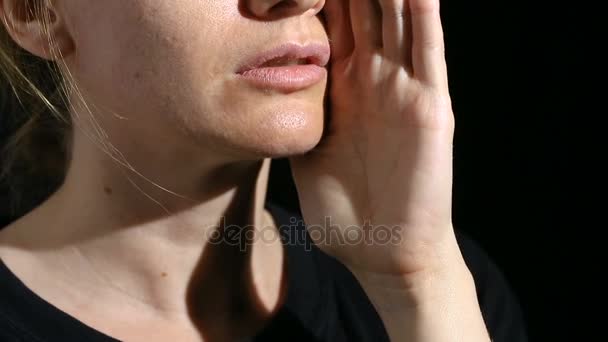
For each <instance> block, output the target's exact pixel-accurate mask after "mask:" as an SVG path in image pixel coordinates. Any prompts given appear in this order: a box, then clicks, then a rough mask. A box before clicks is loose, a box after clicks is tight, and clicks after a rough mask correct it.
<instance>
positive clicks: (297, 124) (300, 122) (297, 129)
mask: <svg viewBox="0 0 608 342" xmlns="http://www.w3.org/2000/svg"><path fill="white" fill-rule="evenodd" d="M260 114H261V115H259V116H258V118H259V119H258V120H248V124H247V127H242V130H241V131H240V132H238V133H237V130H235V131H233V133H236V134H237V135H236V136H235V135H232V136H231V137H230V138H229V141H225V142H227V143H228V145H231V148H230V149H231V150H233V151H235V152H237V153H236V154H237V158H238V159H241V160H257V159H264V158H273V159H274V158H285V157H289V156H295V155H301V154H305V153H307V152H309V151H310V150H312V149H313V148H314V147H315V146H317V144H318V143H319V141H320V140H321V137H322V136H323V119H324V118H323V110H322V108H319V109H317V110H304V108H299V109H298V110H296V108H290V109H286V108H282V109H279V108H274V109H273V110H272V111H270V112H269V111H263V113H260Z"/></svg>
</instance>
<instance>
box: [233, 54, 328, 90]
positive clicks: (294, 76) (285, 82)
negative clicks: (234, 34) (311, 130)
mask: <svg viewBox="0 0 608 342" xmlns="http://www.w3.org/2000/svg"><path fill="white" fill-rule="evenodd" d="M329 59H330V48H329V46H328V45H327V44H320V43H315V44H306V45H301V44H296V43H287V44H283V45H279V46H278V47H275V48H273V49H270V50H267V51H265V52H263V53H261V54H258V55H255V56H253V57H252V58H251V59H248V60H247V61H246V62H245V63H243V65H242V66H241V67H240V68H239V69H238V71H237V74H238V75H239V76H240V77H241V78H242V79H243V80H245V81H247V82H248V83H250V84H251V85H253V86H254V87H257V88H261V89H275V90H278V91H283V92H293V91H297V90H301V89H305V88H308V87H310V86H313V85H315V84H317V83H319V82H320V81H322V80H323V79H324V78H325V77H326V74H327V70H326V69H325V66H326V65H327V63H329ZM288 61H289V62H294V61H299V62H300V64H293V65H287V62H288Z"/></svg>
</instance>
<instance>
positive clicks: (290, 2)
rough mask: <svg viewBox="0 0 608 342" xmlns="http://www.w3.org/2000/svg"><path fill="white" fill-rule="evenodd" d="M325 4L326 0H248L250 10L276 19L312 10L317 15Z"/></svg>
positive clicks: (312, 13) (265, 17) (312, 14)
mask: <svg viewBox="0 0 608 342" xmlns="http://www.w3.org/2000/svg"><path fill="white" fill-rule="evenodd" d="M323 6H325V0H247V7H248V9H249V11H250V12H251V13H252V14H253V15H254V16H256V17H258V18H261V19H270V18H273V19H276V18H280V17H289V16H297V15H302V14H305V13H308V12H311V16H314V15H317V14H318V13H319V12H320V11H321V9H323Z"/></svg>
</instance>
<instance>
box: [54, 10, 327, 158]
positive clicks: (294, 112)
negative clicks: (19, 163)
mask: <svg viewBox="0 0 608 342" xmlns="http://www.w3.org/2000/svg"><path fill="white" fill-rule="evenodd" d="M240 2H241V1H239V0H223V1H201V0H172V1H157V0H130V1H124V0H107V1H97V0H71V1H69V0H68V1H67V2H66V3H67V4H69V6H67V7H68V8H66V12H67V13H70V14H71V15H69V18H68V19H69V22H70V25H71V28H72V30H73V31H74V32H75V34H74V40H75V46H76V53H75V54H74V55H73V56H71V57H70V58H69V59H68V65H69V67H70V69H71V72H72V74H73V75H74V77H75V79H76V80H75V81H76V83H77V85H78V86H79V87H80V88H81V90H82V91H83V93H85V98H86V99H87V101H88V102H90V105H89V108H94V111H95V112H97V113H96V115H98V116H99V117H100V119H99V120H100V121H101V122H103V125H104V128H105V129H106V130H107V131H109V132H108V133H109V135H110V137H112V138H113V139H116V140H119V141H120V140H124V141H129V142H133V141H137V143H136V144H134V146H135V145H145V144H151V145H154V144H159V143H161V142H162V143H163V144H164V146H165V148H171V146H172V144H173V145H174V146H175V147H176V148H178V149H183V148H184V146H186V145H188V146H190V147H188V148H196V149H200V150H201V151H204V152H209V151H210V150H215V151H222V153H224V156H226V155H230V156H231V157H234V158H236V159H259V158H263V157H279V156H288V155H293V154H300V153H304V152H306V151H308V150H310V149H311V148H313V147H314V146H315V145H316V144H317V143H318V141H319V140H320V138H321V135H322V131H323V121H324V103H323V102H324V96H325V90H326V83H327V72H326V71H325V69H322V71H320V70H317V72H319V73H318V74H317V75H316V78H315V77H312V78H313V79H315V81H314V82H309V83H307V84H306V85H305V86H300V87H296V88H293V89H286V88H285V87H281V86H280V85H279V86H277V85H276V84H274V83H273V82H269V81H268V80H267V79H266V80H265V79H264V78H265V77H264V76H263V75H262V76H260V75H258V76H257V79H255V77H254V79H253V81H252V80H251V78H247V77H243V75H242V74H239V71H242V67H243V66H244V65H246V64H247V62H248V61H251V60H252V58H253V59H254V60H255V59H256V56H258V55H260V54H261V53H264V52H265V51H268V50H269V49H273V48H275V47H277V46H279V45H282V44H283V43H289V42H292V43H297V44H302V43H317V44H319V43H321V44H327V35H326V33H325V30H324V27H323V24H322V22H321V20H320V18H319V17H318V16H315V15H314V14H312V15H310V14H308V15H306V14H300V15H293V16H288V17H284V18H281V19H280V20H272V21H270V20H269V21H264V20H260V18H252V17H251V15H249V14H248V13H246V11H245V10H244V9H243V8H242V6H240V5H239V3H240ZM275 76H276V75H275ZM309 76H310V75H309ZM275 81H276V80H275ZM283 86H284V85H283ZM108 114H111V115H108ZM113 114H117V115H113ZM119 118H121V119H119ZM119 145H120V143H119ZM119 148H120V147H119ZM123 148H124V146H123ZM218 157H221V156H218Z"/></svg>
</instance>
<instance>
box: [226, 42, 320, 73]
mask: <svg viewBox="0 0 608 342" xmlns="http://www.w3.org/2000/svg"><path fill="white" fill-rule="evenodd" d="M329 58H330V48H329V45H327V44H321V43H315V44H307V45H300V44H296V43H287V44H283V45H279V46H278V47H275V48H273V49H270V50H268V51H265V52H263V53H261V54H258V55H256V56H253V57H252V58H250V59H249V60H247V61H246V62H245V63H243V65H242V66H241V67H240V68H239V70H238V72H237V74H243V73H245V72H247V71H249V70H252V69H259V68H270V67H284V66H294V65H316V66H318V67H325V66H326V65H327V63H328V62H329Z"/></svg>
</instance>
